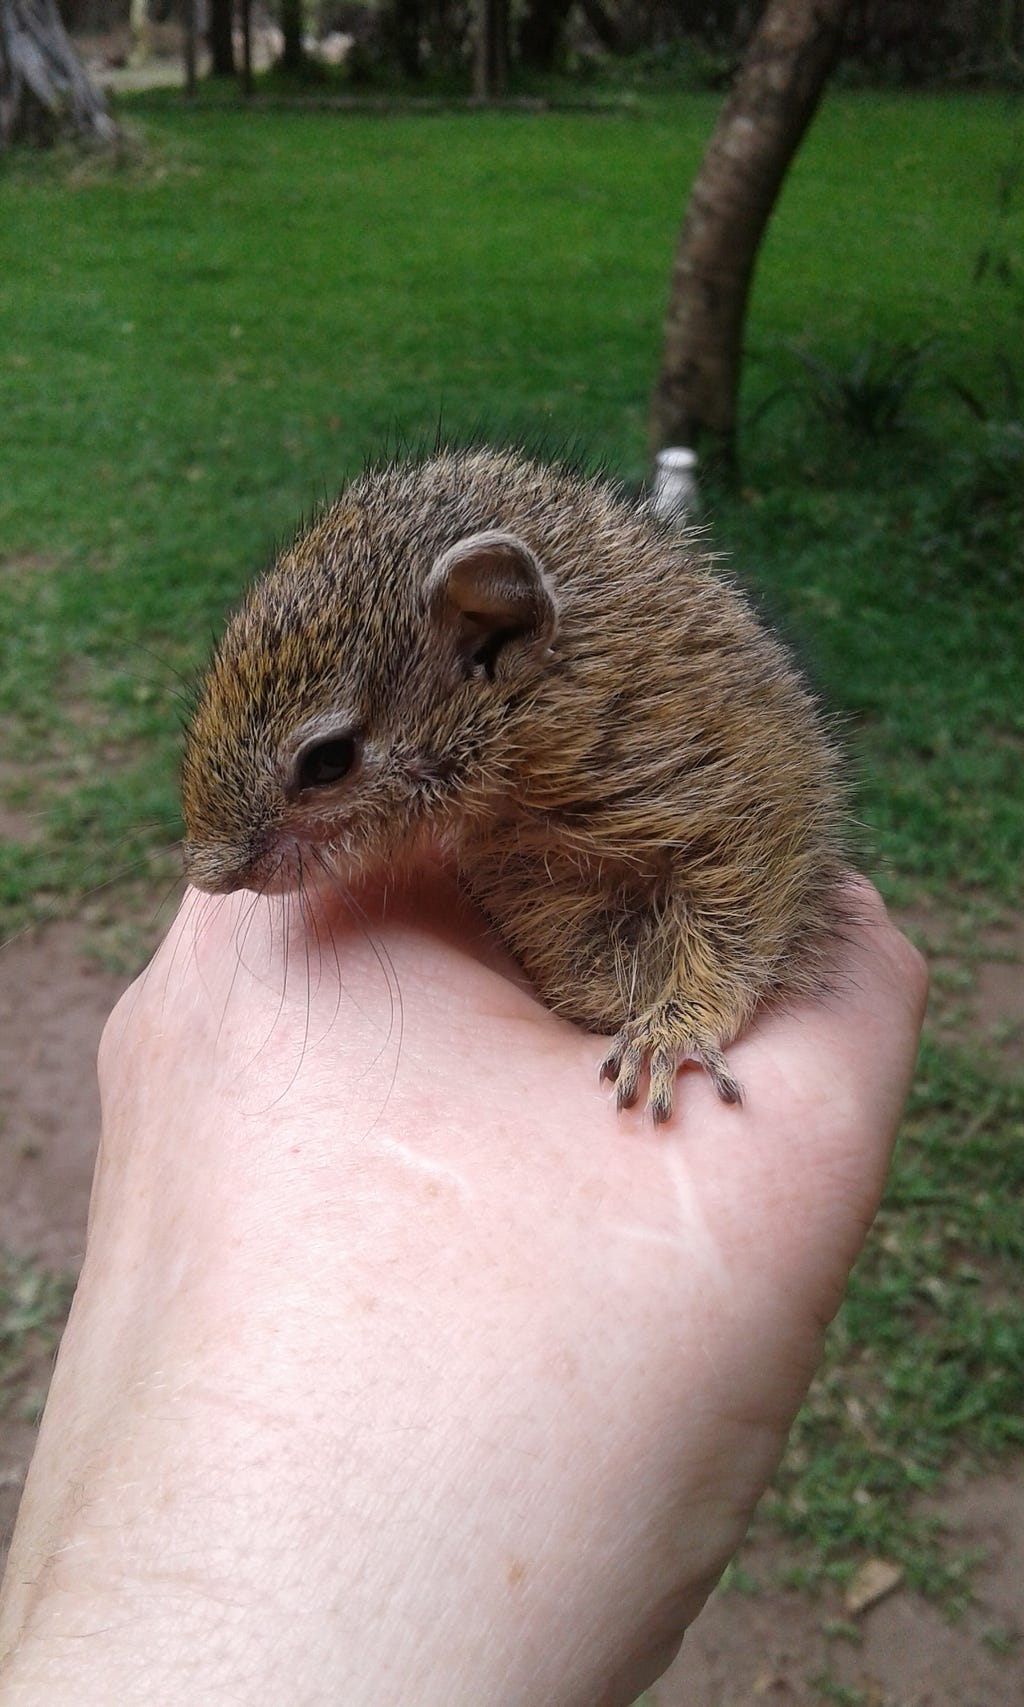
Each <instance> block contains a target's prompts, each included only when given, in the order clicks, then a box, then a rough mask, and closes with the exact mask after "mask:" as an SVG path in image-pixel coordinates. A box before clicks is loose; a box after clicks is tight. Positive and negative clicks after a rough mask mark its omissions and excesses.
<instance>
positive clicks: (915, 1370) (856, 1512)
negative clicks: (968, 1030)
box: [767, 1045, 1024, 1608]
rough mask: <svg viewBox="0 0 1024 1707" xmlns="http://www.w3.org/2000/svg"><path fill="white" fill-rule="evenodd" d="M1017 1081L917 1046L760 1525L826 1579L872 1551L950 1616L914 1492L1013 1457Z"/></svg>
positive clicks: (1021, 1319) (1023, 1328)
mask: <svg viewBox="0 0 1024 1707" xmlns="http://www.w3.org/2000/svg"><path fill="white" fill-rule="evenodd" d="M1022 1196H1024V1084H1022V1083H1020V1082H1018V1083H1016V1084H1006V1083H1001V1082H999V1080H998V1079H995V1080H993V1078H992V1076H991V1075H989V1074H987V1073H985V1072H984V1071H983V1070H982V1069H981V1068H980V1067H979V1066H978V1064H977V1063H975V1062H973V1061H972V1060H971V1059H969V1058H968V1056H967V1055H966V1054H965V1053H964V1052H963V1051H956V1050H946V1051H939V1050H938V1049H936V1048H935V1046H934V1045H929V1046H927V1047H926V1049H925V1052H924V1055H923V1059H922V1062H921V1065H920V1069H919V1073H918V1078H917V1082H916V1085H915V1087H914V1090H913V1093H912V1095H911V1101H910V1107H909V1109H908V1113H907V1118H906V1122H905V1127H904V1132H903V1137H902V1140H901V1144H900V1150H899V1153H898V1156H897V1161H896V1166H895V1167H894V1169H893V1173H892V1177H891V1179H890V1182H889V1187H888V1190H887V1193H886V1198H885V1202H884V1205H883V1208H882V1211H881V1213H880V1215H879V1217H878V1220H877V1222H876V1225H875V1230H874V1233H873V1235H872V1238H871V1240H870V1242H869V1244H868V1248H867V1250H866V1252H865V1255H864V1257H863V1259H862V1261H861V1262H860V1264H859V1265H858V1267H857V1269H856V1270H855V1272H854V1276H853V1280H852V1282H851V1285H850V1289H849V1293H848V1295H847V1299H846V1303H845V1305H844V1307H843V1310H842V1312H841V1314H840V1316H839V1318H838V1320H837V1321H836V1323H835V1324H834V1326H833V1328H832V1330H831V1332H830V1334H829V1337H828V1342H827V1349H826V1357H825V1362H824V1364H823V1367H822V1369H821V1371H820V1373H819V1375H818V1377H817V1379H816V1381H815V1385H814V1388H813V1390H812V1393H811V1397H810V1400H809V1402H808V1404H807V1405H806V1406H805V1407H804V1410H803V1411H802V1413H801V1416H800V1418H799V1420H798V1422H797V1425H796V1428H795V1429H794V1431H793V1434H792V1436H791V1439H790V1444H789V1449H788V1452H787V1456H786V1460H785V1463H784V1465H783V1468H782V1471H781V1474H780V1475H779V1477H778V1478H777V1481H776V1487H775V1492H774V1495H773V1496H772V1498H771V1499H770V1501H769V1504H768V1508H767V1509H768V1513H769V1515H770V1516H772V1517H773V1518H774V1519H775V1520H776V1521H778V1522H779V1523H781V1524H782V1526H783V1527H784V1528H785V1529H786V1530H787V1531H788V1532H789V1533H790V1534H792V1535H794V1536H797V1537H800V1538H802V1539H803V1540H804V1541H805V1542H806V1541H808V1540H809V1541H811V1542H812V1544H813V1547H814V1550H815V1551H814V1557H813V1567H812V1568H813V1570H815V1571H820V1570H824V1571H827V1572H830V1573H831V1574H834V1575H837V1576H839V1577H840V1578H844V1577H848V1576H849V1575H850V1574H851V1570H852V1565H853V1562H854V1561H855V1558H856V1556H858V1555H859V1556H864V1555H882V1556H884V1557H886V1558H888V1559H892V1560H894V1561H895V1562H896V1563H898V1564H900V1565H902V1566H903V1567H904V1570H905V1573H906V1580H907V1581H908V1583H909V1584H910V1585H911V1586H912V1587H914V1588H918V1589H921V1590H922V1591H924V1592H926V1593H934V1594H938V1595H941V1596H942V1597H943V1598H944V1599H945V1600H946V1603H947V1604H948V1605H950V1606H952V1607H954V1608H956V1607H957V1606H959V1605H961V1604H962V1603H963V1598H964V1596H965V1593H966V1592H967V1591H968V1586H969V1585H968V1578H967V1575H966V1573H965V1570H964V1561H963V1560H962V1559H958V1558H957V1557H956V1556H955V1554H951V1553H950V1552H949V1550H948V1549H946V1548H944V1547H943V1545H942V1540H943V1537H942V1534H941V1526H940V1524H939V1521H938V1519H937V1518H935V1517H931V1518H929V1517H925V1516H922V1515H921V1514H920V1513H918V1512H916V1511H915V1509H914V1504H913V1499H914V1495H915V1494H917V1493H920V1492H927V1491H931V1490H933V1489H934V1488H935V1486H936V1484H937V1482H938V1479H939V1476H940V1474H941V1472H942V1471H943V1470H944V1469H945V1468H947V1466H948V1465H949V1464H950V1463H951V1462H952V1461H953V1460H954V1458H955V1459H956V1460H957V1461H958V1462H959V1463H960V1464H961V1465H962V1464H964V1463H974V1464H978V1463H984V1462H987V1461H990V1460H991V1459H992V1458H994V1457H995V1456H997V1455H998V1454H1000V1453H1002V1452H1005V1451H1006V1450H1007V1449H1010V1448H1013V1449H1017V1450H1019V1449H1020V1448H1021V1447H1022V1446H1024V1311H1022V1309H1021V1303H1020V1277H1021V1272H1022V1268H1024V1225H1022V1222H1021V1216H1020V1204H1021V1200H1022Z"/></svg>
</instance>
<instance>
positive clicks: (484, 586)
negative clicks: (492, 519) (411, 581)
mask: <svg viewBox="0 0 1024 1707" xmlns="http://www.w3.org/2000/svg"><path fill="white" fill-rule="evenodd" d="M423 591H424V598H425V601H426V607H427V610H428V612H429V614H430V617H431V619H432V621H434V622H435V623H437V624H438V626H439V627H441V628H443V629H445V630H446V631H447V632H448V633H449V634H450V635H451V636H452V637H453V638H454V641H455V646H456V649H457V651H458V654H459V657H460V659H461V660H462V664H463V667H464V669H465V671H466V673H467V675H473V674H476V673H477V672H480V673H482V674H484V675H486V676H488V677H489V678H490V679H491V680H492V681H493V680H494V677H495V674H496V673H497V672H498V670H499V669H500V670H504V669H505V668H506V667H507V666H508V665H509V664H510V663H511V662H512V660H513V658H514V657H515V656H516V655H517V654H519V653H521V652H522V651H523V650H524V649H529V650H535V651H537V652H539V653H543V652H544V650H545V649H546V648H547V647H548V646H549V645H550V643H551V641H552V640H553V639H554V635H555V629H556V627H557V623H558V616H557V612H556V609H555V600H554V595H553V593H552V591H551V586H550V583H549V581H548V578H547V576H546V575H545V573H544V570H543V569H542V568H541V565H540V563H539V562H538V560H537V558H536V557H535V556H534V554H533V552H532V551H531V550H530V548H529V546H528V545H524V544H523V541H522V540H521V539H517V538H516V536H515V534H511V533H474V534H471V535H470V536H469V537H468V538H467V539H460V540H459V542H458V544H457V545H453V546H450V547H449V549H448V550H447V551H445V552H443V553H442V555H441V556H440V557H439V558H438V559H437V562H436V563H435V564H434V566H433V568H432V569H431V571H430V573H429V575H428V576H427V579H426V583H425V585H424V589H423Z"/></svg>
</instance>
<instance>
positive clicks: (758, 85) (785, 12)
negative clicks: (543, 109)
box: [650, 0, 850, 463]
mask: <svg viewBox="0 0 1024 1707" xmlns="http://www.w3.org/2000/svg"><path fill="white" fill-rule="evenodd" d="M849 7H850V0H769V5H768V6H767V8H766V10H765V13H764V16H763V17H762V19H761V22H760V24H759V26H758V28H757V30H756V31H755V33H754V35H753V37H752V38H751V41H750V45H749V47H748V49H747V53H746V56H745V58H744V61H743V64H742V66H741V67H740V71H739V75H738V77H737V79H736V82H735V84H734V85H733V88H732V90H731V92H730V94H729V95H728V96H727V97H726V101H725V104H724V106H723V107H722V111H721V113H720V115H719V118H718V123H717V124H716V125H715V128H714V131H713V132H712V135H711V140H710V142H709V143H708V146H707V150H706V152H705V154H704V158H703V160H702V162H701V165H700V168H699V170H698V172H697V176H696V178H695V179H694V181H693V186H692V188H691V190H690V199H689V204H688V206H687V209H686V217H685V219H684V221H683V228H682V232H681V234H680V237H679V243H678V246H677V249H676V256H675V262H674V265H673V269H672V283H671V288H670V294H669V304H668V311H667V314H666V317H665V327H664V342H663V347H662V357H661V367H660V370H659V373H658V379H657V383H656V385H655V389H654V395H653V397H652V399H651V413H650V444H651V450H652V452H654V451H657V450H659V449H661V448H662V447H663V446H665V445H671V444H676V445H688V446H691V447H696V446H698V445H702V444H703V443H704V442H706V441H707V440H709V439H710V440H712V441H714V450H715V452H716V453H717V454H718V455H719V456H720V457H722V458H723V460H725V461H726V462H727V463H732V462H733V461H734V460H735V450H736V404H737V396H738V392H739V379H740V363H741V350H742V340H743V317H744V314H745V312H746V306H747V297H748V295H749V291H750V282H751V279H752V277H753V272H754V263H755V260H756V258H757V250H758V245H759V244H760V241H761V237H762V234H763V232H764V229H765V226H766V225H767V223H768V219H769V217H770V215H771V211H772V208H773V207H774V205H775V199H776V197H777V195H778V193H779V190H780V188H781V186H782V181H783V179H784V178H785V175H786V172H787V170H788V168H789V165H790V162H791V161H792V159H793V156H794V155H795V153H796V151H797V149H798V148H799V146H800V143H801V141H802V139H803V136H804V133H805V132H806V130H807V127H808V125H809V124H810V122H811V119H812V118H813V116H814V113H815V110H816V108H817V106H818V102H819V100H820V99H821V94H822V90H823V89H824V87H825V84H826V82H827V81H828V77H829V74H830V73H831V71H832V69H833V67H834V65H835V62H836V60H837V58H838V56H839V50H840V46H841V43H842V32H843V23H844V20H845V17H846V14H847V12H848V10H849Z"/></svg>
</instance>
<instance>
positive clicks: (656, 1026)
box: [601, 1002, 743, 1126]
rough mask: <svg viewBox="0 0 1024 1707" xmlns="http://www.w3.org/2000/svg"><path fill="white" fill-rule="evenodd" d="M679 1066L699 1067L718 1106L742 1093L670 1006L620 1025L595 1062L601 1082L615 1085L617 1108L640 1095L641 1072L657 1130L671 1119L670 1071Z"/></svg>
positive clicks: (708, 1042)
mask: <svg viewBox="0 0 1024 1707" xmlns="http://www.w3.org/2000/svg"><path fill="white" fill-rule="evenodd" d="M682 1061H694V1062H696V1063H697V1065H698V1066H699V1067H703V1068H704V1071H705V1072H706V1073H707V1075H708V1077H709V1078H710V1080H711V1083H712V1084H713V1085H714V1087H715V1090H716V1091H717V1092H718V1094H719V1096H720V1097H721V1099H722V1101H723V1102H730V1103H740V1102H742V1101H743V1092H742V1090H741V1089H740V1086H739V1084H738V1083H737V1081H736V1080H735V1079H734V1078H733V1076H732V1074H731V1073H730V1071H729V1068H728V1065H727V1063H726V1059H725V1056H724V1055H723V1054H722V1051H721V1049H720V1048H719V1047H718V1045H717V1043H715V1042H714V1040H713V1039H711V1038H709V1037H707V1036H702V1035H700V1033H699V1032H698V1031H697V1030H696V1029H695V1028H694V1027H693V1026H692V1025H688V1024H687V1023H686V1016H685V1014H684V1013H683V1012H682V1011H681V1010H680V1008H679V1005H678V1004H677V1003H674V1002H666V1003H663V1004H662V1005H661V1006H659V1007H656V1008H650V1009H649V1010H648V1011H647V1013H645V1014H641V1015H640V1017H639V1018H638V1019H633V1020H628V1021H627V1022H626V1024H625V1025H624V1026H623V1028H622V1030H621V1031H620V1032H619V1034H618V1036H617V1037H616V1039H615V1041H614V1043H613V1044H612V1046H611V1048H610V1049H609V1051H608V1053H607V1055H606V1056H605V1058H604V1060H603V1061H602V1062H601V1078H602V1079H613V1080H614V1081H615V1102H616V1106H617V1107H618V1108H620V1109H623V1108H632V1107H633V1104H634V1103H635V1102H636V1100H637V1098H638V1096H639V1095H640V1084H641V1080H642V1078H643V1073H644V1068H645V1067H646V1068H647V1081H648V1089H647V1106H648V1108H649V1109H650V1111H651V1114H652V1116H653V1117H654V1121H655V1123H656V1124H657V1125H659V1126H661V1125H663V1124H664V1122H665V1121H666V1120H669V1119H671V1116H672V1100H673V1093H674V1090H675V1080H676V1072H677V1071H678V1068H679V1065H680V1062H682Z"/></svg>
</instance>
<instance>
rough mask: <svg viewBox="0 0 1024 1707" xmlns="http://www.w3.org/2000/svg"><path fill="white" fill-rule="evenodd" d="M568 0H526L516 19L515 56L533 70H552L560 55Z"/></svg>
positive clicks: (556, 64)
mask: <svg viewBox="0 0 1024 1707" xmlns="http://www.w3.org/2000/svg"><path fill="white" fill-rule="evenodd" d="M571 10H572V0H527V3H526V6H525V9H524V11H523V13H522V15H521V17H520V19H519V57H520V59H521V60H522V62H523V64H524V65H528V66H530V67H531V69H532V70H534V71H554V70H556V68H557V66H558V63H559V61H560V59H561V57H562V51H563V47H564V43H565V26H566V23H567V22H568V18H569V13H570V11H571Z"/></svg>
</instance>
